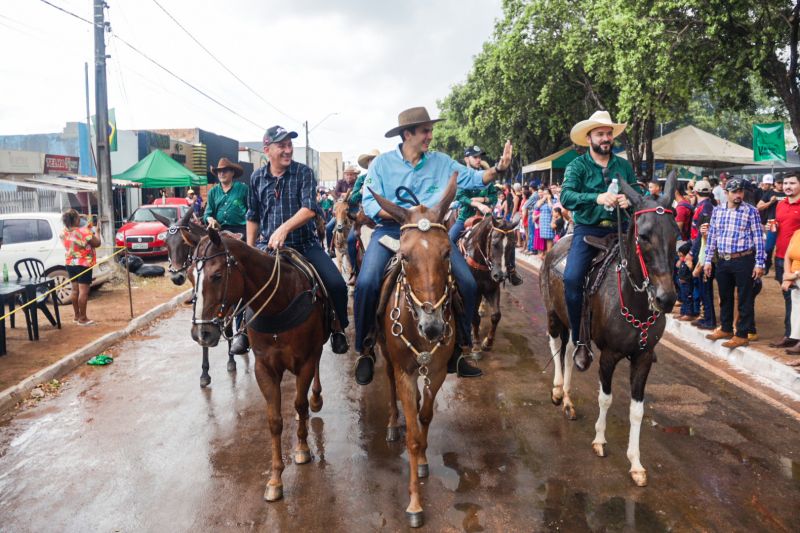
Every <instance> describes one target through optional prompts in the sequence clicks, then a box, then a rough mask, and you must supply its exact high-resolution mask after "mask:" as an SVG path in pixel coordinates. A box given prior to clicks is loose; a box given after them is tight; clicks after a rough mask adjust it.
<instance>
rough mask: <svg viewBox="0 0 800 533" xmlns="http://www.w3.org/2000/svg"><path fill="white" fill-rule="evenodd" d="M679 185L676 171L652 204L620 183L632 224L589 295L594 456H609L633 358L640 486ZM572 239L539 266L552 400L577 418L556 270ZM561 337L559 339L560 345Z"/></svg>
mask: <svg viewBox="0 0 800 533" xmlns="http://www.w3.org/2000/svg"><path fill="white" fill-rule="evenodd" d="M675 186H676V178H675V175H674V173H673V174H672V175H671V176H670V177H669V178H668V179H667V184H666V188H665V192H664V195H663V196H662V198H661V200H659V201H655V200H652V199H650V198H649V197H647V196H641V195H640V194H639V193H638V192H636V191H635V190H634V189H633V188H631V187H630V186H629V185H628V184H627V183H626V182H625V181H624V180H620V189H621V191H622V192H623V193H624V194H625V195H626V196H627V197H628V199H629V200H630V202H631V207H632V210H633V216H632V218H631V224H630V227H629V228H628V232H627V235H625V236H624V237H623V239H622V242H621V243H620V244H621V249H620V251H619V254H618V256H617V257H616V260H615V261H614V263H613V264H615V265H616V269H614V268H611V269H609V270H608V272H607V275H606V276H605V278H604V279H603V281H602V284H601V285H600V287H599V289H598V290H597V292H596V293H595V294H594V295H593V296H591V298H590V300H589V311H590V312H591V339H592V341H593V342H594V343H595V344H596V345H597V347H598V348H599V349H600V351H601V355H600V368H599V372H600V393H599V396H598V402H599V404H600V414H599V416H598V418H597V423H596V424H595V429H596V435H595V439H594V442H593V443H592V448H593V449H594V452H595V454H597V455H598V456H600V457H605V455H606V450H605V445H606V437H605V430H606V415H607V413H608V408H609V407H610V406H611V380H612V377H613V375H614V369H615V368H616V366H617V363H619V362H620V361H621V360H622V359H626V358H627V359H629V360H630V362H631V371H630V385H631V405H630V425H631V428H630V435H629V439H628V459H629V460H630V462H631V469H630V474H631V477H632V478H633V481H634V482H635V483H636V485H638V486H640V487H643V486H645V485H646V484H647V472H646V470H645V469H644V467H643V466H642V464H641V462H640V459H639V431H640V429H641V424H642V417H643V414H644V389H645V385H646V383H647V376H648V374H649V373H650V366H651V365H652V363H653V360H654V352H653V350H654V348H655V346H656V344H657V343H658V341H659V339H660V338H661V335H662V334H663V332H664V327H665V325H666V319H665V316H664V314H665V313H667V312H669V311H670V310H671V309H672V306H673V304H674V303H675V299H676V294H675V285H674V283H673V281H672V271H673V265H674V264H675V256H676V251H675V242H676V240H677V236H678V226H677V225H676V224H675V218H674V216H673V214H672V211H671V204H672V198H673V195H674V191H675ZM571 239H572V235H568V236H567V237H566V238H564V239H561V240H560V241H559V242H558V244H556V246H555V247H554V248H553V250H552V251H551V252H550V253H549V254H547V257H546V258H545V260H544V264H543V265H542V270H541V277H540V287H541V291H542V298H543V300H544V304H545V308H546V310H547V322H548V324H547V329H548V334H549V335H550V349H551V352H552V354H553V358H554V360H555V367H556V370H555V379H554V381H553V393H552V400H553V403H555V404H556V405H559V404H560V403H562V402H563V404H564V407H563V409H564V412H565V413H567V414H568V416H569V417H570V418H571V419H575V408H574V407H573V405H572V400H571V399H570V396H569V390H570V379H571V373H572V365H573V362H572V361H571V356H570V358H569V360H567V361H566V362H565V351H566V348H567V339H568V338H569V319H568V317H567V306H566V303H565V300H564V282H563V280H562V278H561V276H560V275H558V274H557V273H556V270H557V267H559V266H560V264H562V262H563V260H564V258H565V257H566V256H567V253H568V251H569V247H570V244H569V243H570V242H571ZM557 339H560V340H561V345H560V346H558V343H557ZM562 366H563V367H564V376H563V377H562V374H561V372H562Z"/></svg>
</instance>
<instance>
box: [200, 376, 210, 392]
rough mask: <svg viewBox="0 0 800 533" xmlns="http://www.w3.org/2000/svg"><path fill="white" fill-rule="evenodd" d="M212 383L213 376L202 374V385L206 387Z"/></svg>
mask: <svg viewBox="0 0 800 533" xmlns="http://www.w3.org/2000/svg"><path fill="white" fill-rule="evenodd" d="M209 385H211V376H200V387H201V388H203V389H204V388H206V387H208V386H209Z"/></svg>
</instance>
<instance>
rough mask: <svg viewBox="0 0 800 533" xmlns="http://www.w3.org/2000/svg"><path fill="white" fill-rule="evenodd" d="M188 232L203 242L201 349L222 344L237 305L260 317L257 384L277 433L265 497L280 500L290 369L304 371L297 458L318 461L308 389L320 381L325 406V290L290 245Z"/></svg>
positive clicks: (315, 405)
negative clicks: (270, 247)
mask: <svg viewBox="0 0 800 533" xmlns="http://www.w3.org/2000/svg"><path fill="white" fill-rule="evenodd" d="M181 233H182V235H183V237H184V238H185V239H186V240H187V242H188V243H189V244H190V245H193V246H195V247H196V253H195V260H194V265H195V266H194V275H195V280H196V281H195V291H194V294H195V298H194V310H193V315H192V338H193V339H194V340H195V341H196V342H197V343H198V344H200V346H203V347H210V346H216V345H217V343H218V342H219V338H220V335H221V334H222V332H223V330H224V328H225V327H226V326H227V325H229V324H230V322H231V321H232V320H233V315H234V314H235V313H236V312H238V309H240V308H241V307H242V306H240V305H239V304H238V303H237V302H246V303H244V306H243V307H248V308H249V309H250V310H251V311H252V315H254V317H255V321H253V320H252V319H249V318H248V320H247V322H246V324H245V325H246V327H247V334H248V336H249V338H250V346H251V348H252V350H253V354H254V355H255V375H256V381H257V382H258V386H259V388H260V389H261V394H263V395H264V399H265V400H266V401H267V419H268V420H269V430H270V434H271V435H272V471H271V476H270V480H269V482H268V483H267V488H266V491H265V492H264V499H265V500H267V501H269V502H272V501H276V500H279V499H281V498H282V497H283V482H282V481H281V474H282V473H283V469H284V464H283V457H282V455H281V434H282V433H283V418H282V416H281V378H282V377H283V374H284V372H285V371H287V370H288V371H289V372H291V373H292V374H294V375H295V376H296V380H295V398H294V407H295V410H296V411H297V419H298V425H297V440H298V442H297V445H296V447H295V449H294V461H295V463H297V464H305V463H308V462H310V461H311V451H310V450H309V447H308V442H307V438H308V427H307V423H308V408H309V399H308V389H309V387H310V386H311V384H312V381H313V387H312V388H311V402H310V405H311V410H312V411H314V412H317V411H319V410H320V409H321V408H322V386H321V384H320V381H319V359H320V355H321V354H322V346H323V345H324V344H325V342H326V341H327V340H328V337H329V336H330V326H329V320H328V316H329V313H330V311H329V306H328V303H327V302H326V300H325V297H324V295H323V289H322V287H321V286H320V285H318V284H317V282H316V281H312V280H311V279H309V277H308V276H307V275H306V274H305V273H304V272H302V271H301V270H300V268H298V267H297V266H296V265H295V264H294V262H293V261H290V260H288V259H286V257H285V256H287V255H289V254H290V253H292V252H293V251H291V250H289V249H287V250H286V251H281V252H280V253H279V254H278V256H277V257H276V256H272V255H269V254H267V253H265V252H262V251H260V250H258V249H256V248H253V247H250V246H248V245H247V244H245V243H244V242H242V241H240V240H239V239H234V238H231V237H227V236H224V235H220V234H219V233H218V232H217V231H215V230H213V229H209V230H208V236H207V237H204V238H203V239H201V240H200V241H199V242H198V241H196V240H195V238H194V237H193V235H192V234H191V233H190V232H189V231H188V230H185V229H182V230H181ZM299 309H301V310H302V311H298V310H299ZM250 315H251V313H248V314H247V315H246V316H250ZM278 324H281V325H282V326H278ZM271 328H272V329H271Z"/></svg>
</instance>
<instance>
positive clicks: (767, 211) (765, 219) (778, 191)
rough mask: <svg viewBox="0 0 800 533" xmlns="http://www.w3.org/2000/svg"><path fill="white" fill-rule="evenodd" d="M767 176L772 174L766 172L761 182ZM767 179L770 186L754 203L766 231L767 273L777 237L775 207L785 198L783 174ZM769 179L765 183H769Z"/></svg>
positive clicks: (770, 265)
mask: <svg viewBox="0 0 800 533" xmlns="http://www.w3.org/2000/svg"><path fill="white" fill-rule="evenodd" d="M767 177H769V178H772V176H770V175H769V174H766V175H765V176H764V178H762V182H763V181H764V180H765V179H767ZM769 181H772V188H771V189H769V190H765V191H762V193H761V199H760V200H759V201H758V203H757V204H756V207H757V208H758V211H759V213H760V215H761V224H763V225H764V227H765V229H766V232H767V241H766V254H767V261H766V263H765V272H767V273H769V269H770V268H771V267H772V252H773V251H774V250H775V241H776V239H777V233H776V231H775V208H776V207H777V205H778V202H780V201H781V200H783V199H784V198H786V194H785V193H784V192H783V176H776V177H775V178H774V179H771V180H769ZM769 181H768V182H767V183H769Z"/></svg>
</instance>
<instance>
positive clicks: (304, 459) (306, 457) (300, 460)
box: [294, 450, 311, 465]
mask: <svg viewBox="0 0 800 533" xmlns="http://www.w3.org/2000/svg"><path fill="white" fill-rule="evenodd" d="M294 462H295V463H296V464H298V465H304V464H306V463H310V462H311V452H310V451H308V450H297V451H295V452H294Z"/></svg>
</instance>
